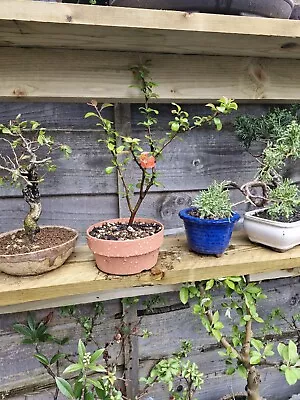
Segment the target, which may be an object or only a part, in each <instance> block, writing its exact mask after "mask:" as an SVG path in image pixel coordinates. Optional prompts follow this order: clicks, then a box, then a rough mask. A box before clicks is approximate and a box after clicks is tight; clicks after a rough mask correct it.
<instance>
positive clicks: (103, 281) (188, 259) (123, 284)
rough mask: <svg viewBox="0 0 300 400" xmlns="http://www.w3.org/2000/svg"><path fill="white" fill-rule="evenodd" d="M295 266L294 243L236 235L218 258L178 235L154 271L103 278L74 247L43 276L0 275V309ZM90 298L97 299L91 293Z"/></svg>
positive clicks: (298, 263)
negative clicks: (271, 246)
mask: <svg viewBox="0 0 300 400" xmlns="http://www.w3.org/2000/svg"><path fill="white" fill-rule="evenodd" d="M299 267H300V247H299V246H298V247H296V248H294V249H292V250H290V251H288V252H286V253H277V252H274V251H272V250H268V249H266V248H263V247H261V246H257V245H254V244H252V243H250V242H249V241H248V239H247V238H246V237H245V236H244V234H241V233H235V234H234V235H233V240H232V244H231V246H230V248H229V249H228V251H226V253H225V254H224V255H223V257H221V258H216V257H208V256H199V255H196V254H194V253H192V252H190V251H189V250H188V249H187V246H186V239H185V237H183V236H180V237H168V238H166V239H165V243H164V246H163V248H162V250H161V253H160V259H159V262H158V264H157V266H156V267H155V268H154V270H152V271H150V272H144V273H141V274H138V275H133V276H128V277H119V276H108V275H106V274H104V273H102V272H100V271H99V270H98V269H97V268H96V266H95V263H94V258H93V255H92V254H91V252H90V251H89V249H88V248H87V247H79V248H77V249H76V251H75V253H74V254H73V255H72V256H71V258H70V259H69V260H68V262H67V263H66V264H65V265H64V266H63V267H61V268H59V269H57V270H55V271H52V272H49V273H47V274H44V275H41V276H37V277H26V278H20V277H12V276H8V275H5V274H0V306H1V310H3V308H4V307H5V306H12V305H20V304H23V305H24V304H25V305H26V304H29V305H30V302H37V301H44V303H45V304H47V305H48V307H49V306H50V305H51V304H52V306H53V303H52V302H51V299H52V301H53V299H59V298H63V299H64V301H63V302H61V303H60V302H58V304H56V305H61V304H71V303H72V302H73V300H72V301H71V300H70V302H69V303H68V297H69V296H70V299H71V297H72V296H75V295H83V294H89V293H94V294H95V293H98V295H100V297H101V293H102V292H105V291H108V290H116V291H117V297H126V291H125V292H123V296H122V293H121V292H120V289H122V290H124V289H128V288H135V291H134V292H133V293H134V294H132V295H133V296H135V295H139V294H144V293H145V292H144V291H143V290H142V289H143V288H144V287H156V286H164V287H165V286H166V285H176V284H179V283H183V282H189V281H190V282H193V281H197V280H204V279H210V278H217V277H223V276H232V275H243V274H258V273H259V274H265V273H266V272H270V271H282V272H281V274H282V276H286V270H289V276H293V275H298V274H300V269H299ZM279 276H280V274H277V277H279ZM169 288H170V286H169ZM153 292H154V291H153ZM111 297H113V296H111ZM94 301H97V297H96V296H95V298H94ZM78 302H80V299H78ZM27 308H28V309H30V307H27ZM34 308H38V304H37V303H34ZM4 311H5V310H3V312H4Z"/></svg>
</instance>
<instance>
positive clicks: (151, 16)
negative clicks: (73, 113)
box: [0, 0, 300, 59]
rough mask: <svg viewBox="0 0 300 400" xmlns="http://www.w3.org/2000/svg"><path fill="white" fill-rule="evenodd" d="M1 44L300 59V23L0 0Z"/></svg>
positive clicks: (22, 0) (21, 0) (23, 0)
mask: <svg viewBox="0 0 300 400" xmlns="http://www.w3.org/2000/svg"><path fill="white" fill-rule="evenodd" d="M0 46H5V47H7V46H13V47H15V46H17V47H43V48H45V47H46V48H69V49H90V50H113V51H133V52H155V53H176V54H207V55H231V56H253V57H271V58H298V59H300V23H299V21H292V20H281V19H267V18H264V19H263V18H256V17H238V16H225V15H212V14H200V13H188V12H175V11H162V10H144V9H133V8H118V7H101V6H88V5H76V4H59V3H45V2H37V1H35V2H34V1H25V0H1V6H0Z"/></svg>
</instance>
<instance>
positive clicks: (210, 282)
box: [205, 279, 215, 290]
mask: <svg viewBox="0 0 300 400" xmlns="http://www.w3.org/2000/svg"><path fill="white" fill-rule="evenodd" d="M214 284H215V280H214V279H210V280H209V281H207V282H206V285H205V290H210V289H211V288H212V287H213V286H214Z"/></svg>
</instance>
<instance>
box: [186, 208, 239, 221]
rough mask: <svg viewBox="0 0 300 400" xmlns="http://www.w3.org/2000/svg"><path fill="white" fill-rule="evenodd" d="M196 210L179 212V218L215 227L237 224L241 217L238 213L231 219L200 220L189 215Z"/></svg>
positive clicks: (187, 209)
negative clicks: (216, 225)
mask: <svg viewBox="0 0 300 400" xmlns="http://www.w3.org/2000/svg"><path fill="white" fill-rule="evenodd" d="M192 210H195V207H188V208H184V209H183V210H181V211H179V214H178V215H179V217H180V218H181V219H183V220H184V221H189V222H194V223H196V224H198V225H200V224H201V225H215V224H218V225H220V224H231V223H235V222H237V221H238V220H239V219H240V215H239V214H238V213H237V212H235V211H234V212H233V213H232V216H231V217H230V218H220V219H208V218H199V217H193V216H192V215H190V214H189V211H192Z"/></svg>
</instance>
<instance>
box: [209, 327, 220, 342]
mask: <svg viewBox="0 0 300 400" xmlns="http://www.w3.org/2000/svg"><path fill="white" fill-rule="evenodd" d="M211 333H212V335H213V336H214V337H215V338H216V339H217V341H218V342H220V340H221V339H222V334H221V332H220V331H218V330H217V329H212V330H211Z"/></svg>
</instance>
